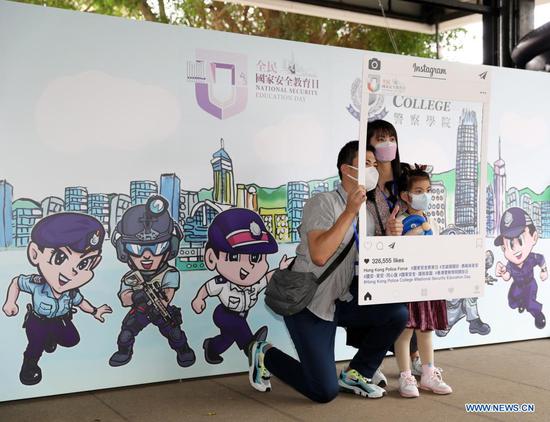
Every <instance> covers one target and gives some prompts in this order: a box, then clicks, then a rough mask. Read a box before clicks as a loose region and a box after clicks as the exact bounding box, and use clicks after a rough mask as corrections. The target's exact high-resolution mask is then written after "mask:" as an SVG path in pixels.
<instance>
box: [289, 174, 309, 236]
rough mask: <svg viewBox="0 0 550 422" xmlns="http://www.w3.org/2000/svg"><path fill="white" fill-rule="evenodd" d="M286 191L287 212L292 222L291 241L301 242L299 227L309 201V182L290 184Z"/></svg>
mask: <svg viewBox="0 0 550 422" xmlns="http://www.w3.org/2000/svg"><path fill="white" fill-rule="evenodd" d="M286 189H287V210H288V217H289V220H290V221H289V223H290V224H289V226H290V227H289V229H290V241H291V242H299V241H300V234H299V233H298V226H299V225H300V222H301V221H302V213H303V211H304V205H305V203H306V201H307V200H308V199H309V185H308V184H307V182H288V184H287V188H286Z"/></svg>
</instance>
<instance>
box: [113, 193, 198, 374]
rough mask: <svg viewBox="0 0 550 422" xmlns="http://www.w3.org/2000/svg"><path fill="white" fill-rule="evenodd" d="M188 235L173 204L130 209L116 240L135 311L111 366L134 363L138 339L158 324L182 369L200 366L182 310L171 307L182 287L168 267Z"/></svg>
mask: <svg viewBox="0 0 550 422" xmlns="http://www.w3.org/2000/svg"><path fill="white" fill-rule="evenodd" d="M182 238H183V233H182V231H181V229H180V227H179V225H178V224H177V223H176V222H175V221H174V220H173V219H172V217H171V216H170V213H169V211H168V201H166V199H164V198H163V197H162V196H152V197H150V198H149V199H148V200H147V203H145V204H141V205H135V206H133V207H130V208H128V209H127V210H126V211H125V213H124V215H123V216H122V219H121V220H120V221H119V223H118V224H117V226H116V229H115V231H114V232H113V234H112V236H111V243H112V244H113V246H114V247H115V249H116V253H117V257H118V260H119V261H121V262H124V263H126V264H127V265H128V266H129V267H130V271H128V272H127V273H126V274H124V276H123V277H122V280H121V285H120V291H119V293H118V296H119V299H120V301H121V303H122V306H124V307H129V308H130V311H129V312H128V314H126V317H125V318H124V320H123V321H122V329H121V331H120V334H119V336H118V339H117V344H118V350H117V351H116V352H115V353H114V354H113V355H112V356H111V359H110V360H109V365H111V366H115V367H116V366H122V365H125V364H127V363H128V362H130V360H131V359H132V354H133V348H134V342H135V339H136V336H137V335H138V334H139V333H140V332H141V330H143V329H144V328H145V327H147V326H148V325H149V324H153V325H155V326H156V327H157V328H158V329H159V331H160V333H161V334H162V335H163V336H164V337H166V339H167V340H168V344H169V345H170V347H171V348H172V349H173V350H174V351H175V352H176V360H177V363H178V365H180V366H181V367H188V366H191V365H192V364H193V363H194V362H195V353H194V352H193V350H192V349H191V348H190V347H189V344H188V343H187V337H186V336H185V333H184V332H183V330H182V329H181V324H182V316H181V309H180V308H178V307H177V306H174V305H171V302H172V299H173V298H174V294H175V293H176V290H178V288H179V285H180V277H179V271H178V270H177V269H176V268H175V267H173V266H172V265H170V264H169V263H168V262H169V261H170V260H172V259H174V258H175V257H176V256H177V254H178V250H179V244H180V241H181V239H182Z"/></svg>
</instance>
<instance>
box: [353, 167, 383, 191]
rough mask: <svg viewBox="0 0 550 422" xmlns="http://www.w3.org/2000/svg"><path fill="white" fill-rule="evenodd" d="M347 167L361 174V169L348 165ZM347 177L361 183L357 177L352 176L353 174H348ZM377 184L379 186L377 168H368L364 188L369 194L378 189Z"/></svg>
mask: <svg viewBox="0 0 550 422" xmlns="http://www.w3.org/2000/svg"><path fill="white" fill-rule="evenodd" d="M347 166H348V167H351V168H352V169H354V170H356V171H357V172H358V173H359V169H358V168H357V167H354V166H352V165H351V164H347ZM346 176H348V177H349V178H350V179H353V180H355V181H356V182H359V180H358V179H357V178H356V177H354V176H352V175H351V174H347V173H346ZM377 184H378V170H376V167H366V168H365V181H364V186H365V189H366V190H367V192H368V191H370V190H373V189H374V188H376V185H377Z"/></svg>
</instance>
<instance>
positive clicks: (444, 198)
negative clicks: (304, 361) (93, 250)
mask: <svg viewBox="0 0 550 422" xmlns="http://www.w3.org/2000/svg"><path fill="white" fill-rule="evenodd" d="M477 133H478V130H477V116H476V113H475V112H474V111H471V110H463V113H462V116H461V119H460V122H459V125H458V129H457V155H456V167H455V169H453V170H449V171H446V172H444V173H439V174H432V192H433V194H432V203H431V204H430V209H429V210H428V215H430V216H431V217H432V218H434V219H435V220H436V221H437V223H438V224H439V226H440V227H441V228H443V233H449V234H460V233H466V234H474V233H476V232H477V230H478V229H477V212H478V203H477V202H478V194H477V192H478V184H479V162H478V139H477ZM210 165H211V167H212V174H213V183H212V187H211V188H203V189H200V190H198V191H191V190H185V189H182V188H181V179H180V178H179V177H178V176H177V175H176V174H175V173H164V174H161V175H160V179H159V183H157V181H154V180H132V181H130V187H129V192H128V193H129V194H126V193H109V194H106V193H90V192H88V189H87V188H86V187H84V186H68V187H66V188H65V192H64V198H60V197H56V196H48V197H46V198H44V199H43V200H42V201H40V202H39V201H36V200H33V199H29V198H20V199H16V200H13V190H14V188H13V186H12V185H11V184H10V183H9V182H8V181H7V180H0V212H1V213H0V248H9V247H16V248H22V247H26V246H27V244H28V243H29V241H30V233H31V230H32V227H33V226H34V224H35V223H36V222H37V221H38V220H39V219H40V218H43V217H46V216H48V215H50V214H53V213H57V212H62V211H68V212H82V213H87V214H89V215H91V216H93V217H95V218H97V219H98V220H99V221H100V222H101V223H102V224H103V226H104V227H105V231H106V235H107V237H109V236H110V234H111V233H112V232H113V231H114V228H115V227H116V224H117V223H118V221H119V220H120V218H121V217H122V215H123V213H124V211H125V210H126V209H128V208H129V207H130V206H133V205H138V204H144V203H145V202H146V201H147V199H148V198H149V197H150V196H151V195H156V194H160V195H162V196H164V197H165V198H166V199H167V201H168V203H169V207H170V213H171V215H172V218H174V220H175V221H177V222H178V223H179V224H180V226H181V227H182V229H183V232H184V238H183V240H182V242H181V244H180V253H179V255H178V259H177V262H176V264H177V266H178V268H180V269H182V270H198V269H204V264H203V262H202V258H203V256H202V254H203V248H204V245H205V243H206V240H207V233H208V226H209V225H210V223H211V222H212V220H213V219H214V217H215V216H216V215H218V214H219V213H220V212H222V211H224V210H225V209H228V208H230V207H235V206H236V207H242V208H249V209H251V210H254V211H256V212H258V214H259V215H260V216H261V217H262V219H263V220H264V222H265V224H266V227H267V229H268V230H269V231H270V232H271V233H272V234H273V236H274V237H275V239H276V240H277V242H279V243H296V242H298V241H299V233H298V226H299V224H300V221H301V218H302V212H303V208H304V204H305V202H306V201H307V200H308V199H309V198H310V197H312V196H313V195H315V194H317V193H320V192H328V191H329V190H333V189H335V188H336V187H337V186H338V184H339V178H338V176H332V177H329V178H326V179H321V180H311V181H289V182H287V183H286V184H284V185H281V186H279V187H276V188H268V187H261V186H259V185H257V184H255V183H250V184H242V183H236V182H235V179H234V168H233V161H232V159H231V157H230V156H229V154H228V153H227V151H226V149H225V144H224V140H223V139H221V140H220V148H219V149H218V150H217V151H216V152H214V154H212V158H211V160H210ZM548 189H549V188H547V190H546V191H548ZM546 191H545V192H546ZM545 192H543V193H542V194H540V195H536V194H534V192H532V191H531V190H530V189H528V188H526V189H523V190H521V191H520V190H518V189H517V188H515V187H510V188H508V189H507V188H506V171H505V162H504V160H503V159H502V156H501V150H500V141H499V158H498V160H497V161H495V163H494V164H493V166H492V167H491V166H489V177H488V186H487V198H486V199H487V218H486V228H487V235H488V236H489V237H493V236H495V235H496V232H495V231H496V230H497V229H498V227H499V224H500V218H501V217H502V215H503V213H504V211H505V210H506V209H507V208H510V207H513V206H519V207H521V208H523V209H524V210H525V211H526V212H527V213H528V214H529V215H531V217H532V218H533V221H534V223H535V225H536V227H537V230H538V231H539V234H540V236H541V237H543V238H550V200H544V199H542V200H541V198H545ZM453 193H454V202H453V204H452V205H453V209H454V218H450V217H451V215H450V213H449V207H448V206H447V202H448V201H449V200H452V199H453ZM449 205H451V204H449Z"/></svg>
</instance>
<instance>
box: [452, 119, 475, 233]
mask: <svg viewBox="0 0 550 422" xmlns="http://www.w3.org/2000/svg"><path fill="white" fill-rule="evenodd" d="M477 145H478V134H477V116H476V112H475V111H473V110H466V109H464V110H462V116H461V117H460V122H459V125H458V132H457V143H456V188H455V225H456V227H458V228H459V229H461V230H463V231H464V232H465V233H467V234H474V233H477V230H478V227H477V212H478V148H477Z"/></svg>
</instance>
